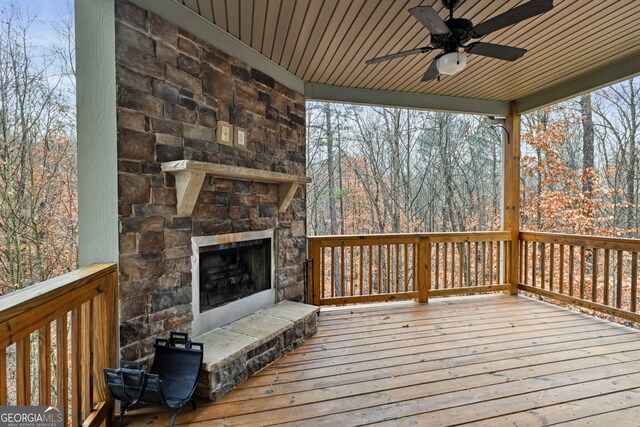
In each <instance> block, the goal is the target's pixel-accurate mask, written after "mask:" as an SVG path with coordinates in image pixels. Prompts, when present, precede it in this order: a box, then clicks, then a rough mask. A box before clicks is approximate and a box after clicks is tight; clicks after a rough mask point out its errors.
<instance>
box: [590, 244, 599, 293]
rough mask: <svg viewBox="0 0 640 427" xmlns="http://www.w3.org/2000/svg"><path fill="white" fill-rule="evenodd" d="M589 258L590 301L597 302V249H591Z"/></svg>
mask: <svg viewBox="0 0 640 427" xmlns="http://www.w3.org/2000/svg"><path fill="white" fill-rule="evenodd" d="M592 251H593V254H592V257H591V261H592V262H591V301H594V302H595V301H598V249H597V248H593V249H592Z"/></svg>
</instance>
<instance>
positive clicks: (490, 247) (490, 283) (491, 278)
mask: <svg viewBox="0 0 640 427" xmlns="http://www.w3.org/2000/svg"><path fill="white" fill-rule="evenodd" d="M493 268H494V262H493V242H489V286H491V285H493V284H494V283H493Z"/></svg>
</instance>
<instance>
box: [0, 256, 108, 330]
mask: <svg viewBox="0 0 640 427" xmlns="http://www.w3.org/2000/svg"><path fill="white" fill-rule="evenodd" d="M115 271H116V264H92V265H88V266H86V267H81V268H79V269H77V270H74V271H72V272H69V273H66V274H63V275H62V276H58V277H54V278H52V279H49V280H46V281H44V282H40V283H36V284H33V285H31V286H29V287H26V288H23V289H20V290H17V291H15V292H12V293H10V294H8V295H5V296H3V297H0V324H1V323H3V322H6V321H7V320H9V319H11V318H13V317H15V316H18V315H20V314H22V313H24V312H25V311H28V310H32V309H34V308H36V307H39V306H43V305H44V304H47V303H50V302H51V301H53V300H55V299H58V298H61V297H63V296H65V295H66V294H68V293H69V292H72V291H74V290H77V289H79V288H82V287H83V286H84V285H86V284H88V283H91V282H93V281H95V280H97V279H99V278H101V277H103V276H106V275H107V274H110V273H113V272H115Z"/></svg>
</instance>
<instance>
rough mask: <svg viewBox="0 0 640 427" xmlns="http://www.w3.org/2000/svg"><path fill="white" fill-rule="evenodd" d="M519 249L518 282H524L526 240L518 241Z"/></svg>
mask: <svg viewBox="0 0 640 427" xmlns="http://www.w3.org/2000/svg"><path fill="white" fill-rule="evenodd" d="M518 250H519V251H520V260H519V264H518V271H519V274H518V283H524V240H519V241H518Z"/></svg>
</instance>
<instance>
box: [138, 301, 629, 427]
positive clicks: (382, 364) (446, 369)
mask: <svg viewBox="0 0 640 427" xmlns="http://www.w3.org/2000/svg"><path fill="white" fill-rule="evenodd" d="M639 384H640V332H639V331H637V330H635V329H631V328H627V327H625V326H621V325H618V324H616V323H611V322H607V321H604V320H602V319H597V318H593V317H590V316H587V315H583V314H580V313H575V312H571V311H568V310H565V309H562V308H559V307H556V306H553V305H550V304H547V303H542V302H539V301H536V300H533V299H529V298H526V297H522V296H519V297H514V296H507V295H493V296H481V297H460V298H450V299H445V300H435V301H431V302H430V303H429V304H428V305H419V304H413V303H406V302H405V303H395V304H383V305H374V306H354V307H348V308H340V309H333V308H332V309H322V311H321V313H320V318H319V326H318V334H317V335H316V336H314V337H313V338H311V339H310V340H309V341H307V342H306V343H305V344H303V345H302V346H301V347H300V348H298V349H297V350H295V351H294V352H292V353H291V354H289V355H288V356H286V357H283V358H282V359H280V360H278V361H276V362H275V363H273V364H272V365H271V366H269V367H267V368H265V369H263V370H262V371H260V372H258V373H257V374H255V375H254V376H252V377H251V378H249V379H248V380H246V381H245V382H244V383H242V384H241V385H240V386H239V387H238V388H237V389H236V390H234V391H232V392H231V393H230V394H229V395H227V396H225V397H223V398H222V399H220V400H219V401H217V402H214V403H210V402H207V403H201V404H200V406H199V407H198V409H197V410H196V411H189V410H187V409H185V412H184V413H183V414H181V415H180V416H179V417H178V421H177V425H207V426H209V425H211V426H216V425H220V426H222V425H225V426H262V425H295V426H319V425H331V426H349V425H354V426H355V425H364V424H379V425H389V426H398V425H399V426H401V425H406V426H410V425H411V426H415V425H463V424H471V425H487V426H488V425H491V426H494V425H514V424H515V425H553V424H566V423H571V422H573V423H575V424H574V425H602V423H609V422H610V420H613V421H614V422H616V423H617V426H616V427H620V426H625V425H637V419H638V418H637V416H638V414H639V413H640V388H639ZM168 417H169V414H168V413H166V412H147V413H142V414H139V415H133V414H132V415H130V416H128V423H127V424H128V425H140V426H142V425H166V424H167V421H168Z"/></svg>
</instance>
